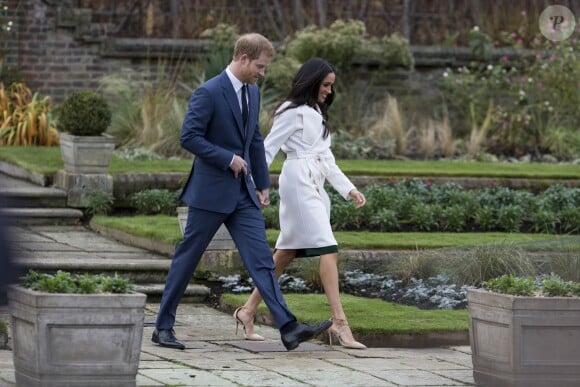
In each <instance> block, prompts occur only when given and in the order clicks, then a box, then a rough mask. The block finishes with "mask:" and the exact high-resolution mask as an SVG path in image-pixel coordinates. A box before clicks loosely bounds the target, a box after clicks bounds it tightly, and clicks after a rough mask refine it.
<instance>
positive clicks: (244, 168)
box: [230, 155, 248, 179]
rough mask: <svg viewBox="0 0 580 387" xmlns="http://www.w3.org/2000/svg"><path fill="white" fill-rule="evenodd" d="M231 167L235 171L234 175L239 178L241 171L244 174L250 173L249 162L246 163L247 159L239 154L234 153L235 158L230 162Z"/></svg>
mask: <svg viewBox="0 0 580 387" xmlns="http://www.w3.org/2000/svg"><path fill="white" fill-rule="evenodd" d="M230 169H231V170H232V171H233V172H234V177H235V178H236V179H237V178H238V175H239V174H240V172H241V173H243V174H244V175H247V174H248V164H247V163H246V160H244V159H243V158H241V157H240V156H238V155H234V159H233V160H232V163H231V164H230Z"/></svg>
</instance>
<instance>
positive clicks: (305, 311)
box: [221, 293, 468, 334]
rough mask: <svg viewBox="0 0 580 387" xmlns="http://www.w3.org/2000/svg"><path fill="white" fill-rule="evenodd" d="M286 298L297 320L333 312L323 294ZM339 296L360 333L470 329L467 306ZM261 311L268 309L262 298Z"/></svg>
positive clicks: (235, 298)
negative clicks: (439, 307)
mask: <svg viewBox="0 0 580 387" xmlns="http://www.w3.org/2000/svg"><path fill="white" fill-rule="evenodd" d="M247 298H248V294H231V293H224V294H222V296H221V302H222V304H225V305H229V306H232V308H233V307H238V306H240V305H243V304H244V303H245V302H246V300H247ZM284 299H285V300H286V303H287V304H288V307H289V308H290V310H291V311H292V313H294V314H295V315H296V318H297V319H298V321H304V322H307V323H314V322H319V321H322V320H326V319H328V318H330V316H331V313H330V307H329V306H328V301H327V300H326V296H325V295H324V294H294V293H286V294H284ZM340 299H341V302H342V305H343V307H344V311H345V313H346V315H347V316H348V323H349V325H350V327H351V329H352V330H353V332H355V333H359V334H425V333H436V332H437V333H443V332H467V329H468V322H467V321H468V320H467V315H468V311H467V310H466V309H462V310H423V309H419V308H417V307H414V306H406V305H399V304H395V303H392V302H386V301H383V300H380V299H377V298H364V297H356V296H352V295H349V294H341V297H340ZM258 313H268V309H267V308H266V305H265V304H264V303H263V302H262V303H261V304H260V307H259V308H258Z"/></svg>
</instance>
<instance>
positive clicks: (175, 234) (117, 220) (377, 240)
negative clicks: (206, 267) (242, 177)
mask: <svg viewBox="0 0 580 387" xmlns="http://www.w3.org/2000/svg"><path fill="white" fill-rule="evenodd" d="M91 223H94V224H98V225H100V226H104V227H109V228H113V229H116V230H121V231H125V232H127V233H130V234H133V235H136V236H140V237H146V238H150V239H153V240H155V241H158V242H161V243H169V244H175V243H177V242H179V241H180V240H181V231H180V229H179V223H178V221H177V217H176V216H166V215H154V216H146V215H139V216H95V217H93V219H92V220H91ZM279 232H280V231H279V230H266V236H267V238H268V243H269V244H270V246H272V247H273V246H274V244H275V243H276V238H277V237H278V234H279ZM334 236H335V237H336V239H337V241H338V243H339V245H340V247H342V248H348V249H354V250H364V249H378V250H413V249H433V248H441V247H453V246H477V245H483V244H489V243H522V242H532V241H547V240H559V241H562V240H566V241H576V243H578V242H577V241H578V240H579V239H580V237H578V236H566V235H565V236H562V235H551V234H520V233H514V234H508V233H501V232H487V233H445V232H399V233H388V232H385V233H380V232H349V231H337V232H335V233H334Z"/></svg>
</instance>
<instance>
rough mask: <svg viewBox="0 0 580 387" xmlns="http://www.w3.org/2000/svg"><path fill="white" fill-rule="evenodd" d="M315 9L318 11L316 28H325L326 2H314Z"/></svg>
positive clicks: (318, 0)
mask: <svg viewBox="0 0 580 387" xmlns="http://www.w3.org/2000/svg"><path fill="white" fill-rule="evenodd" d="M316 9H317V11H318V26H319V27H324V26H326V1H325V0H316Z"/></svg>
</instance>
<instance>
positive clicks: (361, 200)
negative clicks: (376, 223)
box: [348, 188, 367, 208]
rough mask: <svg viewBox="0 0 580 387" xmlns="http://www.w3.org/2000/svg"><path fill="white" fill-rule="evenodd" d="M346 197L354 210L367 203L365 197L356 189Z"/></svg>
mask: <svg viewBox="0 0 580 387" xmlns="http://www.w3.org/2000/svg"><path fill="white" fill-rule="evenodd" d="M348 197H349V199H351V200H352V201H354V203H355V206H356V208H361V207H362V206H364V205H365V203H366V202H367V199H366V198H365V195H363V194H362V193H361V192H359V191H358V190H357V189H356V188H355V189H353V190H352V191H350V192H349V193H348Z"/></svg>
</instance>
